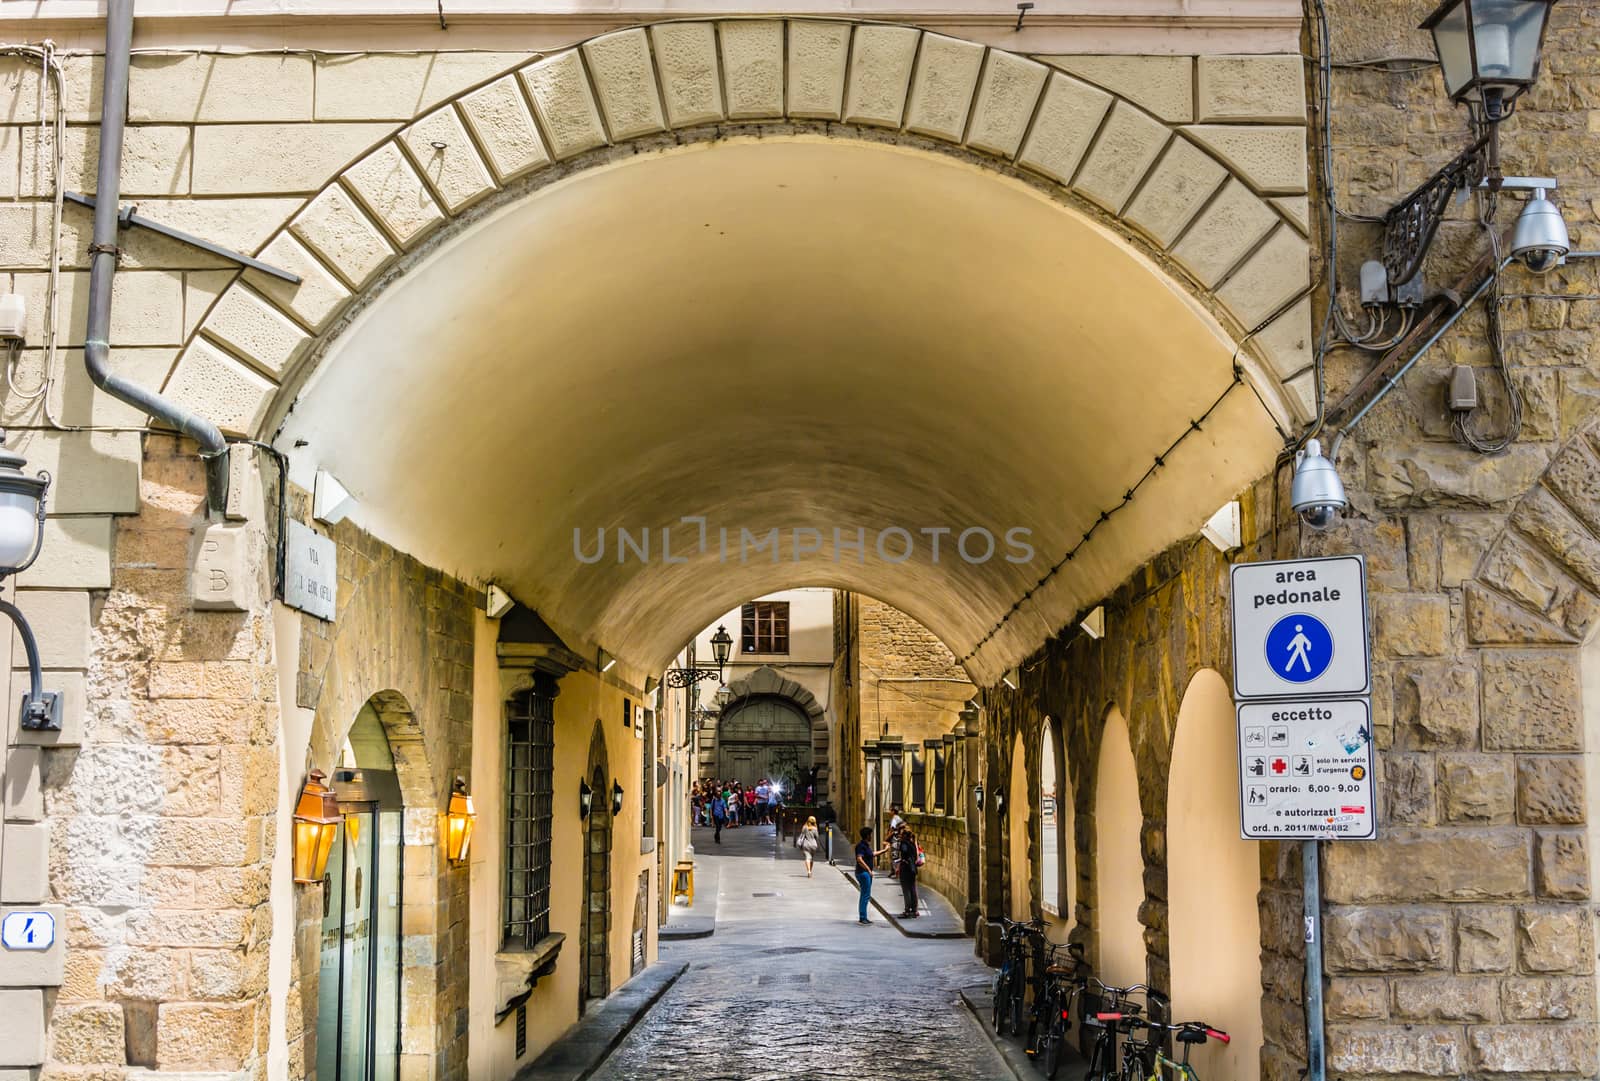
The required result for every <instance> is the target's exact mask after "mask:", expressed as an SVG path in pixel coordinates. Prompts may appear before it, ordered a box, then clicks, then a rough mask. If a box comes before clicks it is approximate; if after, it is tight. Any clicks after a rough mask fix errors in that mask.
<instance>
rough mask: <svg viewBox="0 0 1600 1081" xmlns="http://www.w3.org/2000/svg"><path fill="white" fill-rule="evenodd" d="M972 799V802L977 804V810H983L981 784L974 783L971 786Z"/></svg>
mask: <svg viewBox="0 0 1600 1081" xmlns="http://www.w3.org/2000/svg"><path fill="white" fill-rule="evenodd" d="M972 799H973V802H974V803H976V804H977V805H978V810H980V811H981V810H983V785H982V784H975V785H973V786H972Z"/></svg>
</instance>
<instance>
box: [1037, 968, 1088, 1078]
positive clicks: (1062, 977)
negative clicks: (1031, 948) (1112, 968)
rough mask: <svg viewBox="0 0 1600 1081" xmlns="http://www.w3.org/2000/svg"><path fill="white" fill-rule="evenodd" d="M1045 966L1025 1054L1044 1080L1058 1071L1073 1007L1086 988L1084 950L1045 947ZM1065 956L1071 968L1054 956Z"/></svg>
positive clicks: (1040, 977)
mask: <svg viewBox="0 0 1600 1081" xmlns="http://www.w3.org/2000/svg"><path fill="white" fill-rule="evenodd" d="M1045 951H1046V953H1047V958H1046V963H1045V965H1044V966H1043V972H1041V973H1040V976H1039V983H1038V990H1037V991H1036V992H1035V997H1034V1001H1033V1017H1032V1021H1031V1022H1030V1024H1029V1026H1028V1041H1027V1047H1028V1054H1030V1055H1032V1056H1034V1058H1035V1059H1036V1060H1037V1061H1038V1063H1039V1069H1040V1071H1041V1072H1043V1073H1044V1075H1045V1076H1046V1077H1047V1078H1054V1077H1055V1076H1056V1073H1057V1072H1058V1071H1059V1070H1060V1069H1061V1049H1062V1047H1063V1046H1065V1044H1066V1041H1067V1030H1068V1029H1069V1028H1071V1027H1072V1007H1073V1004H1074V1003H1075V1002H1076V1001H1077V998H1078V996H1079V995H1080V994H1081V993H1082V991H1083V989H1084V988H1085V987H1086V986H1087V985H1088V982H1089V974H1088V972H1087V967H1088V966H1087V963H1086V962H1085V961H1084V959H1083V947H1082V946H1081V945H1080V944H1078V943H1076V942H1074V943H1071V944H1069V945H1066V946H1051V945H1046V947H1045ZM1062 952H1065V953H1067V954H1068V956H1069V957H1070V958H1071V960H1072V963H1071V964H1070V965H1064V964H1060V963H1058V961H1057V960H1056V955H1058V954H1060V953H1062Z"/></svg>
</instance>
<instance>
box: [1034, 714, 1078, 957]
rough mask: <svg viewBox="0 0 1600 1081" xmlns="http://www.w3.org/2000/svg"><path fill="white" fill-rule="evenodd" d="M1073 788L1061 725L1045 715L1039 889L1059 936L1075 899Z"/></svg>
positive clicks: (1041, 751) (1041, 753)
mask: <svg viewBox="0 0 1600 1081" xmlns="http://www.w3.org/2000/svg"><path fill="white" fill-rule="evenodd" d="M1072 799H1073V791H1072V780H1071V778H1070V776H1069V775H1068V772H1067V761H1066V754H1065V748H1064V747H1063V746H1062V742H1061V726H1060V725H1059V724H1058V723H1057V722H1055V721H1054V720H1052V719H1050V718H1049V717H1046V718H1045V719H1044V726H1043V730H1042V731H1041V733H1040V736H1039V892H1040V896H1041V898H1042V901H1043V905H1044V911H1045V915H1046V917H1047V918H1049V917H1054V919H1051V923H1053V924H1058V926H1059V929H1060V932H1061V935H1062V937H1065V932H1066V931H1067V930H1070V929H1071V927H1072V919H1073V904H1074V902H1075V901H1076V899H1077V853H1076V852H1075V851H1074V848H1075V843H1074V841H1073V832H1074V831H1073V826H1074V816H1073V806H1072Z"/></svg>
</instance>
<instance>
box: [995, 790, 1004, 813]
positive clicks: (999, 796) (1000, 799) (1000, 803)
mask: <svg viewBox="0 0 1600 1081" xmlns="http://www.w3.org/2000/svg"><path fill="white" fill-rule="evenodd" d="M994 813H995V814H997V815H998V814H1005V813H1006V794H1005V793H1004V792H996V793H995V794H994Z"/></svg>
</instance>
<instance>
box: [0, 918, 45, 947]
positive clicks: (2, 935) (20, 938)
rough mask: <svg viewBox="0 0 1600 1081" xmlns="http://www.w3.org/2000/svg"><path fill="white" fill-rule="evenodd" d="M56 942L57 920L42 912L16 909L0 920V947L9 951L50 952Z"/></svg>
mask: <svg viewBox="0 0 1600 1081" xmlns="http://www.w3.org/2000/svg"><path fill="white" fill-rule="evenodd" d="M55 940H56V918H55V917H54V916H52V915H51V914H50V913H48V912H44V911H40V910H36V909H35V910H29V909H16V910H13V911H11V912H7V913H6V915H5V919H3V920H0V945H3V946H5V948H6V949H8V950H48V949H49V948H50V947H51V946H52V945H53V944H54V943H55Z"/></svg>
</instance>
